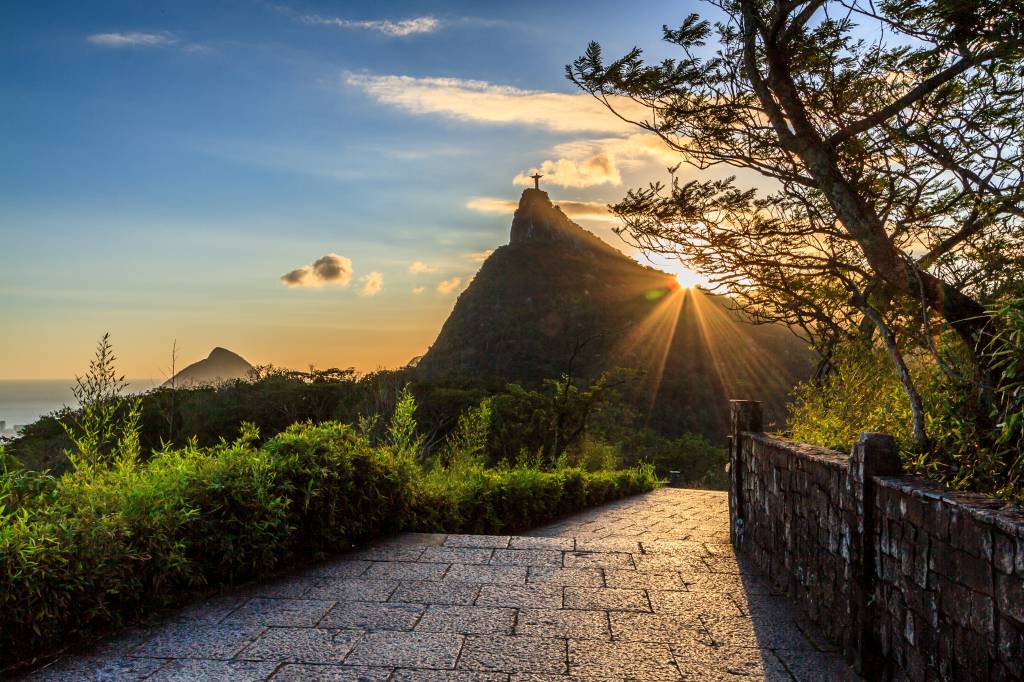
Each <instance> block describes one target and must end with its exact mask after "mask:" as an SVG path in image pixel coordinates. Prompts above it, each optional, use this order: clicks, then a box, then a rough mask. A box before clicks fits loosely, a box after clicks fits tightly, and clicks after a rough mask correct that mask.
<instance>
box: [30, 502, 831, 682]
mask: <svg viewBox="0 0 1024 682" xmlns="http://www.w3.org/2000/svg"><path fill="white" fill-rule="evenodd" d="M726 505H727V503H726V496H725V493H720V492H711V491H703V490H681V489H662V490H658V491H655V492H653V493H649V494H647V495H642V496H638V497H634V498H630V499H627V500H623V501H620V502H616V503H614V504H609V505H606V506H604V507H600V508H597V509H593V510H590V511H587V512H584V513H582V514H578V515H576V516H573V517H571V518H568V519H565V520H563V521H561V522H559V523H557V524H554V525H551V526H547V527H545V528H539V529H536V530H533V531H532V532H530V533H529V534H527V535H524V536H512V537H509V536H491V535H447V536H445V535H424V534H406V535H401V536H397V537H393V538H390V539H387V540H384V541H382V542H379V543H376V544H373V545H371V546H368V547H366V548H364V549H360V550H357V551H354V552H350V553H348V554H345V555H343V556H340V557H338V558H336V559H335V560H332V561H328V562H325V563H323V564H320V565H316V566H311V567H309V568H307V569H306V570H303V571H299V572H297V573H295V574H294V575H291V576H289V577H285V578H282V579H278V580H276V581H273V582H267V583H263V584H257V585H251V586H247V587H245V588H243V589H239V590H236V591H233V592H231V593H229V594H226V595H223V596H220V597H217V598H214V599H211V600H208V601H206V602H203V603H200V604H198V605H196V606H192V607H189V608H187V609H184V610H182V611H181V612H179V613H177V614H175V615H173V616H170V617H168V618H167V619H165V620H164V621H163V622H161V623H160V624H158V625H155V626H151V627H148V628H143V629H138V630H134V631H131V632H128V633H126V634H123V635H122V636H120V637H119V638H117V639H115V640H111V641H109V642H106V643H105V644H103V645H101V646H99V647H97V648H95V649H94V650H93V651H91V652H89V653H87V654H83V655H78V656H75V657H68V658H65V659H62V660H58V661H57V662H55V663H54V664H52V665H50V666H49V667H47V668H45V669H43V670H40V671H37V673H36V674H35V675H33V676H32V678H31V679H37V680H75V681H78V680H122V679H124V680H128V679H146V680H161V681H166V680H196V679H202V680H232V681H243V680H266V679H270V680H275V681H283V680H346V681H348V680H366V681H368V682H378V681H379V682H559V681H561V682H577V681H579V680H584V679H586V680H591V679H593V680H613V679H614V680H680V679H686V680H691V679H692V680H725V679H768V680H793V679H797V680H814V681H818V680H841V679H846V677H845V673H844V668H843V666H842V665H841V664H840V663H839V662H838V658H837V657H836V655H835V654H834V653H832V650H831V649H830V648H829V647H828V646H827V645H826V644H825V643H824V642H823V641H822V640H821V639H820V638H819V637H817V636H816V635H815V633H814V630H813V628H811V627H808V625H807V624H806V623H805V622H804V621H802V620H801V619H800V618H798V617H797V616H796V615H795V614H794V613H793V612H792V611H791V610H790V608H789V607H788V605H787V604H786V603H785V602H784V601H783V600H782V599H781V598H779V597H777V596H774V595H772V593H771V591H770V590H769V588H768V586H767V584H766V583H765V582H764V581H763V579H762V578H760V577H759V575H758V574H757V572H756V571H753V570H751V569H750V568H749V567H748V566H747V565H745V564H744V562H742V561H739V560H737V557H736V556H735V555H734V554H733V552H732V549H731V547H730V546H729V544H728V528H727V524H728V513H727V506H726Z"/></svg>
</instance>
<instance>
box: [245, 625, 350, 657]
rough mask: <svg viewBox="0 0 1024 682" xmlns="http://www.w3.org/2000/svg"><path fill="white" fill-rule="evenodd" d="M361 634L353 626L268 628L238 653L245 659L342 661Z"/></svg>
mask: <svg viewBox="0 0 1024 682" xmlns="http://www.w3.org/2000/svg"><path fill="white" fill-rule="evenodd" d="M362 636H363V633H362V632H359V631H356V630H325V629H322V628H270V629H269V630H267V631H266V632H265V633H263V635H261V636H260V638H259V639H257V640H256V641H255V642H253V643H252V645H251V646H249V647H248V648H246V650H245V651H243V652H242V653H240V654H239V655H238V658H239V659H241V660H247V661H285V662H290V663H341V662H342V661H344V660H345V656H347V655H348V653H349V652H350V651H351V650H352V647H353V646H354V645H355V643H356V642H357V641H359V639H360V638H361V637H362Z"/></svg>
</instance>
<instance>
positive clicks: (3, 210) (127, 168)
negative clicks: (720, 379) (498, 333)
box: [0, 0, 708, 379]
mask: <svg viewBox="0 0 1024 682" xmlns="http://www.w3.org/2000/svg"><path fill="white" fill-rule="evenodd" d="M695 9H696V10H700V11H706V10H707V9H708V6H707V5H701V6H700V7H698V6H696V5H694V4H691V3H689V2H667V1H664V2H662V1H660V0H659V1H648V2H643V3H628V4H627V3H622V2H603V1H596V0H586V1H579V2H558V3H482V2H388V3H381V2H340V1H335V2H320V3H317V2H284V1H282V2H269V1H262V0H224V1H219V2H218V1H216V0H208V1H203V2H189V1H175V2H144V3H140V2H134V1H125V2H102V1H99V2H89V3H81V2H73V3H72V2H68V3H51V2H45V1H38V2H31V3H28V2H21V3H6V4H5V6H4V8H3V9H2V10H0V17H2V18H3V21H2V22H0V159H3V162H2V163H0V379H33V378H63V377H69V376H72V375H74V374H76V373H80V372H82V371H83V370H84V369H85V367H86V366H87V364H88V360H89V358H90V357H91V355H92V351H93V347H94V345H95V343H96V341H97V339H99V337H100V336H102V334H103V333H104V332H110V333H111V336H112V339H113V342H114V346H115V350H116V351H117V354H118V356H119V361H120V366H119V367H120V370H121V371H122V372H124V373H125V374H127V375H128V376H129V377H145V378H154V379H159V378H162V377H165V376H167V372H168V370H169V367H170V357H171V348H172V344H173V343H175V342H176V343H177V348H178V361H177V362H178V366H179V367H180V366H182V365H183V364H187V363H189V362H193V361H195V360H198V359H201V358H203V357H205V356H206V355H207V354H208V353H209V351H210V350H211V349H212V348H213V347H214V346H223V347H226V348H229V349H231V350H233V351H235V352H237V353H239V354H241V355H242V356H243V357H245V358H246V359H248V360H249V361H250V362H252V363H254V364H267V363H272V364H274V365H278V366H284V367H293V368H299V369H305V368H307V367H309V366H310V365H312V366H316V367H320V368H325V367H355V368H357V369H359V370H360V371H372V370H374V369H378V368H383V367H397V366H402V365H404V364H406V363H407V362H408V361H409V360H410V359H412V358H413V357H415V356H418V355H421V354H423V353H424V352H425V351H426V350H427V348H428V347H429V345H430V343H431V342H432V341H433V340H434V338H435V337H436V335H437V333H438V331H439V330H440V327H441V324H442V323H443V322H444V320H445V318H446V317H447V315H448V313H450V312H451V309H452V307H453V305H454V303H455V300H456V298H457V296H458V294H459V293H460V292H461V291H462V290H464V289H465V287H466V286H467V285H468V284H469V282H470V281H471V280H472V278H473V275H474V274H475V272H476V271H477V270H478V269H479V267H480V264H481V262H482V261H483V259H484V258H485V257H486V254H487V253H488V252H489V251H490V250H492V249H494V248H496V247H498V246H500V245H502V244H504V243H507V240H508V228H509V225H510V223H511V218H512V211H513V210H514V208H515V205H516V203H517V202H518V198H519V195H520V193H521V191H522V189H523V187H525V186H526V185H527V184H532V181H530V180H528V179H527V178H526V175H527V174H529V173H530V172H531V171H533V170H535V169H540V172H542V173H544V174H545V178H544V179H543V180H542V189H546V190H547V191H548V192H549V193H550V195H551V197H552V199H553V201H554V202H555V203H556V204H559V205H561V206H562V207H563V209H564V210H566V212H567V213H568V215H569V216H570V217H572V218H573V219H574V220H576V221H577V222H579V223H580V224H581V225H583V226H585V227H587V228H588V229H591V230H592V231H594V232H595V233H597V234H598V235H599V236H601V237H602V238H605V239H607V240H608V241H609V242H611V243H613V244H614V245H616V246H618V247H619V248H620V249H622V250H624V251H628V249H627V248H626V247H625V245H624V244H622V243H621V241H619V240H618V238H617V237H616V236H615V235H614V234H613V233H612V232H611V228H612V227H613V226H614V225H615V222H613V221H612V220H611V219H610V217H609V216H608V215H607V213H606V212H605V209H604V206H605V205H606V204H607V203H609V202H615V201H617V200H618V199H620V198H621V197H622V196H623V195H624V194H625V192H626V190H627V189H629V188H631V187H637V186H642V185H646V183H647V182H649V181H651V180H656V179H664V178H666V177H667V174H666V171H665V168H666V167H667V166H670V165H674V164H675V163H676V162H677V161H678V159H677V158H676V157H675V156H674V155H673V154H672V153H670V152H669V151H668V150H667V149H665V148H664V147H662V146H661V145H660V144H659V143H657V141H656V140H654V139H653V138H651V137H648V136H644V135H641V134H640V131H638V130H636V129H632V128H629V127H627V126H626V125H625V124H623V123H622V122H621V121H619V120H618V119H617V118H615V117H614V116H613V115H612V114H610V113H609V112H607V111H606V110H604V109H603V108H602V107H601V106H600V105H598V104H597V103H596V102H595V101H594V100H592V99H591V98H589V97H588V96H587V95H584V94H582V93H580V92H578V91H577V90H576V89H575V87H574V86H573V85H572V84H571V83H570V82H568V81H567V80H566V79H565V76H564V66H565V64H567V63H569V62H570V61H572V60H573V59H574V58H575V57H577V56H579V55H580V54H582V53H583V51H584V50H585V48H586V45H587V43H588V41H590V40H597V41H599V42H600V43H601V44H602V46H603V47H604V49H605V52H606V54H607V55H609V56H618V55H621V54H623V53H625V52H626V51H627V50H629V49H630V48H631V47H633V46H634V45H639V46H642V47H644V48H645V49H647V52H648V55H649V56H650V57H651V58H654V59H661V58H664V57H667V56H672V48H671V46H668V45H666V44H664V43H662V42H661V41H660V36H661V26H662V24H665V23H667V24H678V23H679V22H681V21H682V19H683V18H684V17H685V16H686V15H687V14H688V13H689V12H691V11H694V10H695ZM635 255H637V256H638V257H640V256H639V254H635ZM662 265H663V266H665V267H666V268H667V269H670V268H673V267H675V268H678V266H676V265H674V264H664V263H662ZM682 279H684V280H687V279H689V277H688V276H687V275H686V273H682Z"/></svg>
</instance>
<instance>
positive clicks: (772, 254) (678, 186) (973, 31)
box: [566, 0, 1024, 395]
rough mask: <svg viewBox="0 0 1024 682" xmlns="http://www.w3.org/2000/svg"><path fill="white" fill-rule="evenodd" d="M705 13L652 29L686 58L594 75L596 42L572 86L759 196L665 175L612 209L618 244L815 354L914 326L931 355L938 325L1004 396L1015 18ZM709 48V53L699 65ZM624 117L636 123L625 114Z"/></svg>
mask: <svg viewBox="0 0 1024 682" xmlns="http://www.w3.org/2000/svg"><path fill="white" fill-rule="evenodd" d="M711 4H712V5H714V6H715V7H717V8H718V9H719V10H721V20H720V21H718V22H717V23H716V24H715V26H714V29H712V26H711V24H709V23H708V22H707V21H703V20H701V19H700V18H699V17H698V16H697V15H691V16H689V17H687V18H686V20H685V21H684V22H683V23H682V25H681V26H680V27H679V28H677V29H671V28H668V27H665V28H664V38H665V40H666V41H668V42H669V43H672V44H674V45H676V46H678V47H679V48H680V49H681V50H682V56H681V58H679V59H669V60H665V61H663V62H661V63H660V64H653V65H649V64H646V63H645V62H644V61H643V59H642V51H641V50H640V49H634V50H632V51H631V52H629V53H628V54H627V55H625V56H624V57H622V58H620V59H617V60H615V61H612V62H611V63H608V64H605V62H604V59H603V56H602V53H601V48H600V46H599V45H598V44H596V43H591V44H590V46H589V47H588V49H587V51H586V54H585V55H584V56H582V57H580V58H579V59H577V60H576V61H575V62H574V63H573V64H571V65H569V66H568V67H567V69H566V70H567V76H568V77H569V79H570V80H572V81H573V82H574V83H576V84H577V85H578V86H579V87H581V88H582V89H583V90H585V91H586V92H589V93H591V94H592V95H594V96H595V97H597V98H598V99H599V100H600V101H602V102H603V103H605V104H606V105H607V106H608V107H609V108H610V109H611V110H612V111H614V112H616V113H617V114H619V115H620V117H623V118H624V119H625V120H628V121H630V122H632V123H635V124H636V125H638V126H640V127H641V128H643V129H645V130H647V131H649V132H651V133H653V134H655V135H657V136H659V137H660V138H661V139H662V140H663V141H664V142H665V143H666V144H668V145H669V146H670V147H671V148H672V149H674V150H676V151H678V152H680V154H681V157H682V161H683V162H685V163H688V164H690V165H692V166H694V167H696V168H701V169H703V168H708V167H710V166H714V165H717V164H725V165H728V166H733V167H736V168H745V169H752V170H754V171H756V172H758V173H760V174H761V175H762V176H763V177H764V178H766V179H767V180H768V183H767V184H769V185H770V186H771V190H770V191H769V193H767V194H765V195H764V196H758V194H757V193H756V192H755V191H754V190H752V189H747V190H743V189H740V188H737V187H736V185H735V180H734V179H732V178H730V179H728V180H698V181H691V182H681V181H679V180H678V179H677V178H676V177H674V173H673V178H672V181H671V183H670V184H669V185H668V186H667V187H666V186H664V185H662V184H660V183H655V184H652V185H650V186H649V187H647V188H642V189H637V190H633V191H631V192H629V193H628V195H627V196H626V198H625V199H624V200H623V201H622V202H620V203H619V204H617V205H616V206H615V207H613V210H614V212H615V213H616V214H617V215H619V216H620V217H621V218H622V219H623V221H624V225H623V228H622V233H623V234H624V235H626V236H627V238H629V239H631V240H633V241H634V242H635V243H636V244H638V245H639V246H641V247H642V248H647V249H649V250H654V251H660V252H662V253H669V254H672V255H676V256H678V257H680V258H681V259H683V260H686V261H689V262H690V263H691V264H692V265H693V266H694V267H696V268H697V269H700V270H703V271H705V272H708V273H709V274H711V275H712V276H713V278H714V281H715V283H716V284H717V285H719V286H721V287H723V288H725V289H727V290H728V291H729V292H730V293H732V294H734V295H735V296H736V297H737V299H738V301H739V302H740V304H741V305H742V306H744V307H746V308H747V309H748V310H750V311H752V312H754V313H756V314H759V315H760V316H761V317H763V318H767V319H781V320H784V321H786V322H789V323H791V324H794V325H796V326H797V327H799V328H801V329H803V330H804V332H805V333H806V334H807V336H808V338H809V339H811V340H812V342H814V343H815V345H816V346H818V347H819V349H822V350H824V352H825V353H826V355H827V352H828V348H829V347H830V345H832V344H834V342H835V341H836V340H837V339H842V338H844V337H848V336H851V335H856V334H858V333H860V332H861V331H863V330H864V329H865V328H868V329H871V328H873V327H875V326H876V324H878V323H881V324H882V325H883V328H881V329H882V332H883V334H882V336H883V337H886V333H885V329H884V327H890V328H896V329H897V330H899V331H902V332H903V333H904V334H909V333H913V332H915V329H914V327H915V325H916V326H917V327H919V329H917V330H916V332H917V334H918V339H920V340H921V341H922V343H924V344H925V345H928V340H929V339H930V337H931V335H932V334H934V332H935V331H936V330H935V329H933V328H932V323H933V320H934V321H935V322H938V323H943V324H945V325H948V327H949V328H951V329H952V330H953V331H954V332H955V333H956V335H958V336H959V338H960V339H961V340H962V341H963V343H964V345H965V346H966V348H967V349H968V350H969V352H970V357H971V358H972V361H973V364H974V366H975V369H976V370H977V377H978V380H979V383H980V384H981V385H982V386H983V387H984V388H987V389H991V388H993V387H998V386H999V384H1000V381H1001V373H1000V371H999V368H998V366H997V365H996V363H995V360H994V358H995V357H996V356H997V354H998V349H999V339H998V336H997V335H996V334H995V333H994V330H993V329H992V324H991V319H992V318H991V317H990V316H988V315H986V314H985V312H986V309H985V303H986V301H987V300H988V299H989V298H990V297H991V296H992V295H993V294H995V293H998V292H999V290H1000V288H1005V287H1007V286H1013V282H1014V280H1015V279H1019V275H1020V273H1021V272H1022V268H1021V265H1022V263H1024V257H1022V254H1024V244H1022V240H1021V227H1022V225H1024V208H1022V203H1024V159H1022V157H1021V144H1020V142H1021V132H1022V130H1024V64H1022V62H1024V37H1022V36H1024V28H1022V15H1021V10H1020V8H1019V5H1018V4H1017V3H1012V2H1008V1H1002V2H988V3H977V2H968V1H966V0H935V1H933V2H924V1H922V0H883V1H882V2H881V3H877V4H872V3H866V2H862V1H861V0H716V1H714V2H712V3H711ZM865 29H867V30H868V31H871V30H872V29H875V30H874V31H873V32H872V33H870V35H871V38H870V39H867V38H863V37H859V36H865V35H869V33H868V32H867V31H865ZM712 30H714V32H715V33H716V34H717V38H718V40H719V42H720V46H719V48H718V49H717V50H716V51H715V52H714V53H713V54H712V55H711V56H702V55H701V54H699V53H700V52H701V51H702V47H703V46H704V44H705V42H706V40H707V39H708V37H709V36H710V35H711V34H712ZM618 98H628V99H629V100H632V101H633V102H635V103H639V104H640V105H642V107H643V108H644V109H645V110H646V112H647V114H648V115H647V118H645V119H644V120H635V119H629V118H628V117H626V116H625V115H624V114H622V113H620V112H619V109H622V107H618V106H617V103H618V101H621V100H619V99H618ZM671 170H673V171H674V169H671ZM995 254H999V255H998V256H996V255H995ZM915 306H919V307H920V308H923V314H922V313H921V311H920V310H919V311H918V313H917V314H914V312H913V308H914V307H915ZM889 331H892V329H890V330H889ZM923 337H928V339H925V338H923ZM894 338H895V336H894V335H893V339H894ZM889 340H890V339H887V340H886V346H887V347H888V348H889V349H890V350H895V351H896V352H895V353H894V354H893V357H894V359H895V360H896V361H897V367H898V366H899V360H898V358H899V348H898V347H897V346H894V345H893V344H890V343H889ZM911 388H912V387H911ZM911 392H912V391H909V392H908V395H910V393H911Z"/></svg>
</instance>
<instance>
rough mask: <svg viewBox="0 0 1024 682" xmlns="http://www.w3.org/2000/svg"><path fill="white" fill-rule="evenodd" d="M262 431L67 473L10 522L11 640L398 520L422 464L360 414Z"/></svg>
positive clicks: (4, 644) (3, 581)
mask: <svg viewBox="0 0 1024 682" xmlns="http://www.w3.org/2000/svg"><path fill="white" fill-rule="evenodd" d="M254 436H255V434H254V433H252V432H249V433H247V434H245V435H244V436H243V437H242V438H240V439H239V440H238V441H236V442H234V443H225V444H222V445H220V446H217V447H214V448H209V449H205V450H201V449H198V448H186V449H183V450H175V451H167V452H161V453H158V454H157V455H156V456H154V457H153V459H152V460H151V461H150V462H149V463H148V464H146V465H144V466H139V467H134V468H132V467H116V468H111V469H101V468H92V467H90V468H84V469H81V470H78V471H75V472H72V473H69V474H66V475H65V476H63V477H62V478H61V479H59V480H58V481H57V483H56V486H55V488H54V490H53V491H52V493H51V494H49V495H47V496H46V498H45V499H46V501H45V503H43V502H39V503H36V504H31V505H28V506H25V507H23V508H22V512H21V513H20V514H18V515H16V516H15V517H14V518H13V519H11V520H9V522H8V523H6V524H5V525H4V526H3V527H2V528H0V633H2V634H0V652H3V658H5V659H8V660H9V659H10V657H16V656H24V655H26V654H30V653H33V652H36V651H39V650H41V649H43V648H45V647H51V646H53V645H54V644H55V643H57V642H60V641H63V640H64V639H65V638H68V637H74V636H75V635H79V634H82V633H88V632H90V631H91V630H93V629H94V628H95V627H97V626H107V625H118V624H119V623H122V622H124V621H125V620H126V619H130V618H131V617H133V616H134V615H135V614H137V613H138V612H139V611H140V610H146V609H150V608H154V607H159V606H164V605H168V604H171V603H175V602H178V601H181V600H182V599H183V598H185V597H187V595H188V594H189V593H191V592H194V591H196V590H199V589H202V588H205V587H207V586H211V585H218V584H223V583H230V582H237V581H240V580H245V579H248V578H252V577H255V576H259V575H265V574H267V573H270V572H271V571H274V570H275V569H278V568H280V567H281V566H283V565H285V564H287V563H289V562H291V561H294V560H295V559H296V558H297V557H300V556H301V557H314V556H317V555H320V554H323V553H324V552H328V551H336V550H340V549H344V548H346V547H348V546H349V545H350V543H352V542H353V541H356V540H359V539H362V538H366V537H369V536H372V535H376V534H379V533H383V532H388V531H392V530H396V529H398V528H399V527H401V526H402V524H403V522H404V521H405V520H406V518H407V517H408V516H409V514H410V507H411V502H412V499H413V494H414V490H413V485H412V477H413V475H414V473H415V472H414V471H412V470H410V469H409V467H408V466H404V465H402V464H401V463H400V462H399V461H398V460H396V459H395V458H393V457H391V456H390V455H389V454H387V453H386V452H383V451H381V450H379V449H375V448H372V447H371V446H370V445H369V444H368V443H367V442H366V441H365V440H364V439H362V438H361V437H359V436H357V435H356V434H355V433H354V431H353V430H352V429H351V428H350V427H347V426H343V425H340V424H331V423H329V424H321V425H318V426H311V425H296V426H293V427H291V428H289V429H288V430H287V431H286V432H284V433H282V434H280V435H279V436H277V437H275V438H273V439H271V440H270V441H268V442H267V444H266V445H265V446H264V447H263V448H259V449H257V448H255V447H253V443H252V440H253V437H254Z"/></svg>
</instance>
